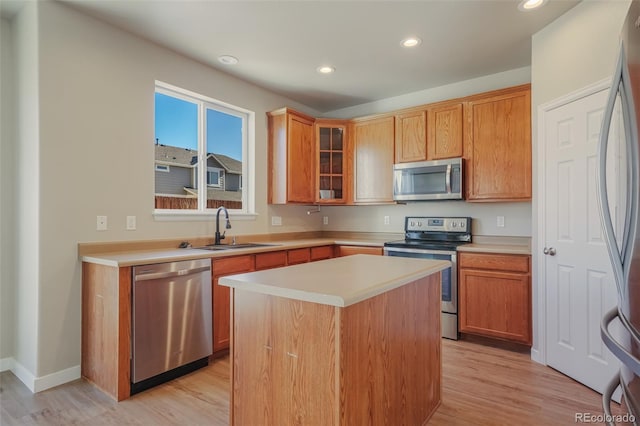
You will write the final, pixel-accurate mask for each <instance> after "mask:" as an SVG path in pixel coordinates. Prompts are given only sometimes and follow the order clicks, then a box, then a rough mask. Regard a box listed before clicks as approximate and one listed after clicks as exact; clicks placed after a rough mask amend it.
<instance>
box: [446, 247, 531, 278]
mask: <svg viewBox="0 0 640 426" xmlns="http://www.w3.org/2000/svg"><path fill="white" fill-rule="evenodd" d="M529 259H530V256H523V255H514V254H493V253H464V252H462V253H458V267H460V268H468V269H491V270H494V271H495V270H497V271H511V272H522V273H525V274H526V273H529Z"/></svg>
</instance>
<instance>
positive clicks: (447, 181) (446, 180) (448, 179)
mask: <svg viewBox="0 0 640 426" xmlns="http://www.w3.org/2000/svg"><path fill="white" fill-rule="evenodd" d="M444 184H445V185H446V187H447V194H451V164H447V173H446V175H445V178H444Z"/></svg>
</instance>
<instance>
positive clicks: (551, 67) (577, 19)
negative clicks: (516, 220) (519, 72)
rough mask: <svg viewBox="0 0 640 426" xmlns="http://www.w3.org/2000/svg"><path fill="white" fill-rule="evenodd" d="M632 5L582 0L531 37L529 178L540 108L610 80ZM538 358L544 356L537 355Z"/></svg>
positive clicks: (536, 283) (623, 0)
mask: <svg viewBox="0 0 640 426" xmlns="http://www.w3.org/2000/svg"><path fill="white" fill-rule="evenodd" d="M629 4H630V0H608V1H602V0H584V1H583V2H581V3H580V4H578V5H577V6H576V7H574V8H573V9H571V10H569V11H568V12H567V13H565V14H564V15H562V16H561V17H560V18H558V19H556V20H555V21H554V22H552V23H551V24H549V25H547V26H546V27H545V28H544V29H542V30H541V31H539V32H538V33H536V34H535V35H534V36H533V38H532V57H531V85H532V94H531V101H532V108H531V111H532V128H533V139H532V141H533V175H534V176H537V175H538V173H541V172H542V171H541V170H542V168H541V167H542V165H541V159H540V158H538V152H539V144H540V143H541V141H540V140H539V137H538V134H537V130H538V125H537V123H538V108H539V107H540V106H541V105H543V104H545V103H548V102H550V101H552V100H554V99H557V98H559V97H562V96H564V95H567V94H569V93H571V92H574V91H576V90H578V89H582V88H584V87H586V86H588V85H591V84H593V83H596V82H598V81H600V80H602V79H604V78H609V77H610V76H611V74H612V73H613V70H614V66H615V63H616V58H617V55H618V48H619V34H620V30H621V28H622V23H623V19H624V17H625V15H626V13H627V10H628V8H629ZM533 194H534V196H533V211H534V212H536V211H537V209H538V202H539V200H540V197H542V195H543V194H541V193H540V188H539V187H538V182H537V180H536V179H535V178H534V181H533ZM532 225H533V229H534V232H533V238H532V250H533V258H532V259H533V303H534V306H533V308H534V314H533V319H534V321H533V324H534V327H533V335H534V336H533V350H534V352H536V351H538V350H539V349H540V348H541V346H540V345H541V341H540V340H541V339H543V338H544V333H543V330H541V329H540V327H541V325H542V324H544V322H543V317H544V305H543V304H541V303H539V300H541V298H544V282H543V281H542V280H543V279H544V278H543V277H539V276H538V270H539V263H538V262H539V261H540V257H541V256H539V255H538V254H537V253H540V252H541V250H542V247H543V246H544V241H543V240H542V239H541V238H540V237H539V235H538V232H536V231H537V230H538V229H539V224H538V216H537V215H536V214H534V216H533V223H532ZM536 356H537V357H539V358H538V359H541V358H540V357H543V356H544V355H543V354H537V355H536Z"/></svg>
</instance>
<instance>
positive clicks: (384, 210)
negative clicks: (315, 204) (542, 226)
mask: <svg viewBox="0 0 640 426" xmlns="http://www.w3.org/2000/svg"><path fill="white" fill-rule="evenodd" d="M317 216H328V217H329V225H327V226H323V228H322V229H326V230H332V231H361V232H394V233H403V232H404V218H405V216H470V217H471V218H473V221H472V232H473V235H498V236H518V237H529V236H531V203H529V202H525V203H467V202H464V201H427V202H418V203H409V204H398V205H386V206H350V207H338V206H332V207H322V208H321V212H320V213H319V214H317ZM384 216H389V225H385V224H384ZM496 216H504V218H505V226H504V227H503V228H498V227H497V226H496V225H497V218H496Z"/></svg>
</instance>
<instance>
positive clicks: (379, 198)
mask: <svg viewBox="0 0 640 426" xmlns="http://www.w3.org/2000/svg"><path fill="white" fill-rule="evenodd" d="M393 146H394V118H393V117H382V118H376V119H371V120H363V121H357V122H355V123H354V125H353V156H354V172H353V174H354V194H353V202H354V203H363V204H365V203H369V204H376V203H392V202H393V159H394V149H393Z"/></svg>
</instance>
